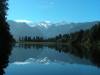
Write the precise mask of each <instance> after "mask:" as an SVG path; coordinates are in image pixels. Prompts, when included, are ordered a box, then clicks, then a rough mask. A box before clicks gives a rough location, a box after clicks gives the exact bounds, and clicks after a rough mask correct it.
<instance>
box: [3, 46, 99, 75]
mask: <svg viewBox="0 0 100 75" xmlns="http://www.w3.org/2000/svg"><path fill="white" fill-rule="evenodd" d="M99 54H100V50H99V49H97V48H91V49H87V48H83V47H77V48H74V47H70V46H66V45H33V44H16V45H15V46H14V47H13V49H12V52H11V55H10V57H9V65H8V67H7V68H6V69H5V71H6V74H5V75H67V74H68V75H75V74H76V75H99V74H100V67H99V66H100V59H99V58H100V57H99Z"/></svg>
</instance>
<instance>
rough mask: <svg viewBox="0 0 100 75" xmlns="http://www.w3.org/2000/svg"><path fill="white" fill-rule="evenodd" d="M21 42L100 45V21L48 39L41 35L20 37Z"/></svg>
mask: <svg viewBox="0 0 100 75" xmlns="http://www.w3.org/2000/svg"><path fill="white" fill-rule="evenodd" d="M19 42H54V43H57V44H59V43H66V44H70V45H74V46H75V45H77V46H78V45H81V46H85V47H91V46H93V45H96V46H100V23H97V24H95V25H94V26H93V27H92V28H90V29H86V30H80V31H77V32H74V33H70V34H63V35H62V34H59V35H57V36H55V37H52V38H48V39H44V38H43V37H39V36H36V37H31V36H24V37H19Z"/></svg>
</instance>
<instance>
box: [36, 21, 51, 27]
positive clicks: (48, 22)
mask: <svg viewBox="0 0 100 75" xmlns="http://www.w3.org/2000/svg"><path fill="white" fill-rule="evenodd" d="M37 25H39V26H41V27H45V28H48V26H50V25H51V22H50V21H42V22H39V23H37Z"/></svg>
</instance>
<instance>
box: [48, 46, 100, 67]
mask: <svg viewBox="0 0 100 75" xmlns="http://www.w3.org/2000/svg"><path fill="white" fill-rule="evenodd" d="M48 47H51V48H55V50H57V51H59V52H61V51H62V52H65V53H68V52H69V53H71V54H73V55H75V56H77V57H80V58H85V59H88V60H90V61H91V62H92V63H93V64H95V65H97V66H100V48H98V47H93V48H84V47H82V46H77V47H71V46H63V45H60V46H57V45H56V46H48Z"/></svg>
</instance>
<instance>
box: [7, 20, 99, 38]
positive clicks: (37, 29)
mask: <svg viewBox="0 0 100 75" xmlns="http://www.w3.org/2000/svg"><path fill="white" fill-rule="evenodd" d="M97 22H98V21H94V22H84V23H69V24H68V23H66V22H59V23H52V22H49V21H43V22H39V23H32V22H22V21H21V22H19V21H11V20H9V21H8V23H9V25H10V32H11V34H12V35H13V36H14V38H15V39H18V38H19V37H22V36H32V37H33V36H40V37H44V38H48V37H54V36H56V35H59V34H66V33H71V32H75V31H79V30H80V29H83V30H84V29H88V28H91V27H92V26H93V25H95V24H96V23H97Z"/></svg>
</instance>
